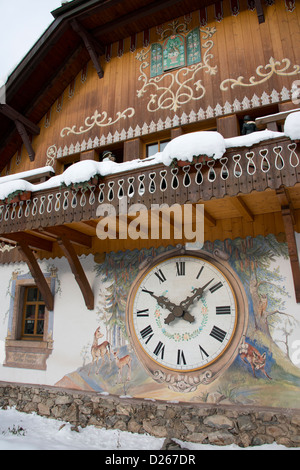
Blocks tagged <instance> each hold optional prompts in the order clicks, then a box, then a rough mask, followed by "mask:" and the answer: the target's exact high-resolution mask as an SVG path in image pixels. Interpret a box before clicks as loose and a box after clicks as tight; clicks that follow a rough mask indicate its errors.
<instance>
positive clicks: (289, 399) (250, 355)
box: [56, 235, 300, 408]
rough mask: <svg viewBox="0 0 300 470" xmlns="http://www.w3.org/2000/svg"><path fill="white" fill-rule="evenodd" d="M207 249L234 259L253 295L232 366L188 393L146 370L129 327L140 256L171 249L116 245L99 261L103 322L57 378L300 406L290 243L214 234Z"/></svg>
mask: <svg viewBox="0 0 300 470" xmlns="http://www.w3.org/2000/svg"><path fill="white" fill-rule="evenodd" d="M170 249H171V247H170ZM204 249H205V250H206V251H207V252H208V253H214V254H215V256H217V257H218V258H219V259H226V260H227V261H228V262H229V263H230V265H231V266H232V268H233V269H234V270H235V271H236V273H237V275H238V276H239V278H240V280H241V281H242V283H243V285H244V287H245V290H246V293H247V297H248V300H249V313H250V317H249V323H248V329H247V332H246V335H245V336H244V337H243V339H242V341H241V343H240V345H239V348H238V353H237V356H236V359H235V361H234V362H233V364H232V365H231V366H230V367H229V369H228V370H227V371H225V372H224V373H223V374H222V375H221V376H220V377H219V378H218V379H217V380H216V381H215V382H213V383H211V384H209V385H205V384H203V385H200V386H199V387H198V388H197V390H195V391H193V392H190V393H184V394H183V393H178V392H175V391H172V390H170V389H169V388H168V387H167V386H166V385H163V384H159V383H156V382H154V380H152V379H151V378H150V377H149V376H148V374H147V373H146V372H145V370H144V368H143V367H142V366H141V364H140V363H139V361H138V359H137V357H136V356H135V353H134V351H133V349H132V348H131V345H130V341H129V338H128V336H127V332H126V329H125V307H126V300H127V295H128V292H129V289H130V286H131V284H132V282H133V280H134V279H135V277H136V276H137V274H138V270H139V266H140V265H141V263H143V262H145V260H147V259H148V258H151V259H152V258H153V257H154V256H157V255H158V254H160V253H162V252H164V251H165V250H166V249H165V248H160V249H151V250H146V249H144V250H134V251H132V252H130V251H127V252H119V253H110V254H108V255H106V259H105V261H104V262H103V263H102V264H96V265H95V268H94V269H95V274H96V278H97V279H98V280H100V281H101V282H100V285H101V288H100V291H99V295H98V301H97V307H96V309H95V314H96V316H97V323H98V327H97V328H96V329H94V330H92V329H91V331H90V338H91V341H90V343H89V344H86V345H84V347H83V349H82V354H81V357H82V364H78V369H77V370H74V371H70V373H69V374H67V375H66V376H65V377H62V379H61V380H59V381H58V382H57V383H56V385H57V386H70V383H72V386H73V387H75V388H78V389H82V390H95V391H97V392H100V393H102V394H108V393H109V394H117V395H120V396H124V395H127V396H132V397H140V398H149V399H166V400H180V401H188V402H189V401H190V402H222V403H235V404H242V405H243V404H244V405H248V404H256V405H261V406H264V405H265V406H270V405H271V406H282V407H292V408H293V407H294V408H298V407H300V402H299V399H298V397H299V387H300V368H299V366H297V364H296V363H294V362H295V361H294V362H293V360H292V359H293V353H294V352H295V351H294V349H293V345H294V344H295V340H296V339H297V337H298V336H299V333H300V325H299V318H298V316H299V313H300V312H299V308H298V306H297V304H296V303H295V301H294V299H293V295H294V294H293V290H292V280H291V277H290V278H289V276H291V274H290V272H289V259H288V250H287V245H286V243H285V242H283V241H282V240H279V239H277V238H275V237H274V236H272V235H270V236H268V237H266V238H263V237H257V238H255V239H253V238H251V237H247V238H246V239H235V240H225V241H224V242H221V241H215V242H214V243H210V242H209V243H205V246H204ZM67 384H68V385H67Z"/></svg>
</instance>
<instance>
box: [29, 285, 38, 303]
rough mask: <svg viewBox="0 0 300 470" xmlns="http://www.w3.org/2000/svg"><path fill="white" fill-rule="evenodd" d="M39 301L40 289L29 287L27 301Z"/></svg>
mask: <svg viewBox="0 0 300 470" xmlns="http://www.w3.org/2000/svg"><path fill="white" fill-rule="evenodd" d="M37 299H38V289H37V287H28V290H27V301H28V302H36V301H37Z"/></svg>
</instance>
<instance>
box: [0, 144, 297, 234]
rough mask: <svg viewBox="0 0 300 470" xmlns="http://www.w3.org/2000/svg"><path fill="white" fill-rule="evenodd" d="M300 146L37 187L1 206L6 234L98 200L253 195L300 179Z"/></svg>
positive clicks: (0, 223) (90, 207) (77, 212)
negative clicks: (81, 182)
mask: <svg viewBox="0 0 300 470" xmlns="http://www.w3.org/2000/svg"><path fill="white" fill-rule="evenodd" d="M299 163H300V145H299V144H297V143H296V142H292V141H291V140H290V139H288V138H286V137H282V138H279V139H273V140H268V141H264V142H261V143H260V144H256V145H253V146H252V147H251V148H234V149H228V150H227V152H226V153H225V154H224V156H223V158H221V159H220V160H213V159H207V158H202V160H200V159H199V161H198V162H197V163H195V164H193V165H184V166H182V167H179V166H173V167H172V166H170V167H166V166H164V165H163V164H161V165H152V166H148V167H145V166H144V165H143V167H142V168H141V169H135V170H132V171H130V172H125V173H118V174H114V175H111V176H107V177H104V178H100V179H99V182H98V183H97V184H96V185H95V184H94V185H91V186H90V187H89V188H88V189H87V188H86V187H85V188H84V187H82V188H76V189H75V188H74V189H73V188H71V187H68V188H51V189H49V190H45V191H38V192H33V193H32V196H31V199H29V200H28V201H20V202H18V203H16V202H14V203H11V204H2V205H1V206H0V233H1V234H2V235H4V234H8V233H12V232H18V231H25V230H32V229H38V228H40V227H50V226H56V225H63V224H66V223H68V224H69V223H72V222H79V221H87V220H91V219H96V218H97V215H96V211H97V208H98V206H99V204H104V203H106V204H112V205H113V206H114V207H115V208H116V211H117V213H118V209H119V203H120V200H121V199H122V198H123V197H124V196H127V206H128V208H129V207H130V206H131V205H132V204H135V203H142V204H144V205H145V206H146V207H147V208H151V205H152V204H168V205H172V204H175V203H179V204H184V203H186V202H188V201H189V202H192V203H196V202H198V201H201V202H205V201H208V200H210V199H211V198H222V197H224V196H236V195H238V194H248V193H251V192H252V191H264V190H266V189H267V188H271V189H274V190H276V189H279V188H280V187H281V186H286V187H291V186H294V185H295V184H296V183H298V182H300V165H299Z"/></svg>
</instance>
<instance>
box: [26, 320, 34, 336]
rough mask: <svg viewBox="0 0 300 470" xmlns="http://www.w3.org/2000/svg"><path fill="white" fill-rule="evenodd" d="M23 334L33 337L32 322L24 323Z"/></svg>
mask: <svg viewBox="0 0 300 470" xmlns="http://www.w3.org/2000/svg"><path fill="white" fill-rule="evenodd" d="M24 334H25V335H33V334H34V320H26V321H25V326H24Z"/></svg>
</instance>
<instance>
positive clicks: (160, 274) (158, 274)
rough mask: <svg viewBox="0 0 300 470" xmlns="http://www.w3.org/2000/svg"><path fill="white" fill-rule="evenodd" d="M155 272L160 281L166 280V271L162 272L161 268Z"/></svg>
mask: <svg viewBox="0 0 300 470" xmlns="http://www.w3.org/2000/svg"><path fill="white" fill-rule="evenodd" d="M154 274H155V276H157V277H158V279H159V282H165V281H166V278H165V275H164V273H163V272H162V270H161V269H159V270H158V271H156V272H155V273H154Z"/></svg>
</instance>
